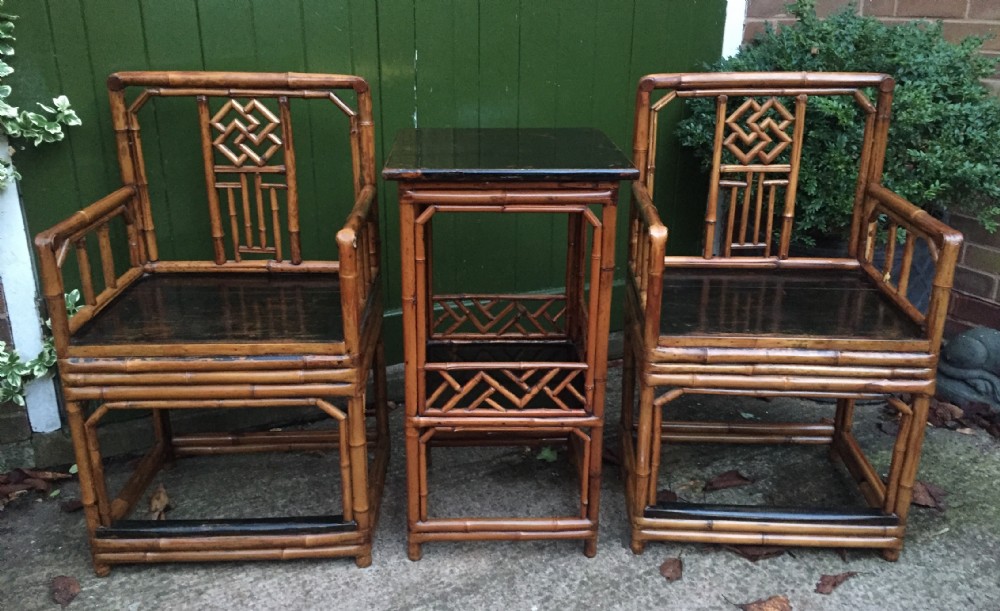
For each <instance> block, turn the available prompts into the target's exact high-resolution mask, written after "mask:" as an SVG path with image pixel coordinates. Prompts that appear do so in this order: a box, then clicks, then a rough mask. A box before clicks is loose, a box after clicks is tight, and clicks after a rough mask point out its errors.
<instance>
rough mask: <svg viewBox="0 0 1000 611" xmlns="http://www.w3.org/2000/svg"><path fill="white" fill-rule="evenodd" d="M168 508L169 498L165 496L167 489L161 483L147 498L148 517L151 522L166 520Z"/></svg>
mask: <svg viewBox="0 0 1000 611" xmlns="http://www.w3.org/2000/svg"><path fill="white" fill-rule="evenodd" d="M169 506H170V497H169V496H167V489H166V488H164V487H163V483H162V482H161V483H160V484H159V485H158V486H157V487H156V490H154V491H153V494H152V496H150V497H149V517H150V518H151V519H153V520H163V519H166V512H167V508H168V507H169Z"/></svg>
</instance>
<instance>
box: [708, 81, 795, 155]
mask: <svg viewBox="0 0 1000 611" xmlns="http://www.w3.org/2000/svg"><path fill="white" fill-rule="evenodd" d="M794 122H795V117H794V116H793V115H792V113H790V112H788V109H787V108H785V107H784V105H782V104H781V102H779V101H778V99H777V98H774V97H772V98H769V99H768V100H767V101H766V102H764V104H759V103H758V102H757V100H755V99H754V98H747V100H746V101H745V102H743V104H741V105H740V106H739V107H738V108H737V109H736V110H734V111H733V112H732V113H731V114H730V115H729V116H728V117H726V127H727V128H728V134H727V135H726V137H725V139H724V140H723V143H724V144H725V146H726V148H727V149H728V150H729V152H730V153H732V154H733V155H735V156H736V158H737V159H738V160H739V162H740V163H742V164H749V163H755V162H757V163H764V164H770V163H773V162H774V160H775V158H777V156H778V155H780V154H781V153H782V152H783V151H784V150H785V149H786V148H788V146H789V145H790V144H791V143H792V136H791V135H790V134H789V129H788V128H789V127H790V126H791V125H792V124H793V123H794Z"/></svg>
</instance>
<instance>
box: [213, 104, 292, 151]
mask: <svg viewBox="0 0 1000 611" xmlns="http://www.w3.org/2000/svg"><path fill="white" fill-rule="evenodd" d="M230 112H235V114H236V116H234V117H233V118H232V120H231V121H229V123H228V124H227V123H223V120H224V119H226V117H227V116H228V115H229V113H230ZM211 123H212V127H213V128H215V130H216V131H218V132H219V135H218V136H216V138H215V140H212V146H213V147H215V150H217V151H219V152H220V153H222V154H223V155H224V156H225V157H226V158H227V159H229V160H230V161H232V162H233V165H234V166H236V167H242V166H243V164H244V163H245V162H246V161H247V159H249V160H250V161H252V162H253V163H254V164H256V165H258V166H262V165H264V164H265V163H267V161H268V160H269V159H270V158H271V156H272V155H274V153H275V152H276V151H277V150H278V149H280V148H281V138H280V137H279V135H278V134H276V133H275V130H278V129H279V128H280V127H281V120H280V119H278V117H276V116H275V115H274V113H273V112H271V111H270V110H268V108H267V106H265V105H264V104H262V103H260V102H258V101H257V100H256V99H251V100H250V101H249V102H247V104H246V105H241V104H240V103H239V102H238V101H236V100H228V101H227V102H226V104H225V105H224V106H223V107H222V108H221V109H220V110H219V112H217V113H215V116H214V117H212V121H211ZM279 133H280V131H279Z"/></svg>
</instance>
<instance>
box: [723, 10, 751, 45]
mask: <svg viewBox="0 0 1000 611" xmlns="http://www.w3.org/2000/svg"><path fill="white" fill-rule="evenodd" d="M746 17H747V0H728V2H727V3H726V25H725V29H724V30H723V32H722V57H729V56H731V55H735V54H736V52H737V51H738V50H739V48H740V43H742V42H743V24H744V22H745V21H746Z"/></svg>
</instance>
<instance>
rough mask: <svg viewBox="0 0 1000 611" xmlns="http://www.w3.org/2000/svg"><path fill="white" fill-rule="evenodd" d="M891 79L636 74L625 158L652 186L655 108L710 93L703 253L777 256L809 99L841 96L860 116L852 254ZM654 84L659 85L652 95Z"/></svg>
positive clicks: (879, 159) (873, 176) (882, 139)
mask: <svg viewBox="0 0 1000 611" xmlns="http://www.w3.org/2000/svg"><path fill="white" fill-rule="evenodd" d="M893 85H894V83H893V80H892V78H891V77H889V76H887V75H885V74H868V73H804V72H798V73H793V72H761V73H754V72H738V73H704V74H654V75H650V76H647V77H644V78H643V79H642V80H641V81H640V83H639V92H638V96H637V98H636V114H635V132H634V134H635V141H634V155H635V157H634V161H635V165H636V167H638V168H639V172H640V181H641V182H642V184H643V185H645V187H646V189H647V190H648V191H649V193H650V195H652V193H653V185H654V178H655V173H656V172H655V170H656V141H657V136H658V134H657V123H658V117H659V114H660V112H661V111H662V110H663V109H664V108H666V107H667V106H668V105H669V104H670V103H671V102H674V101H675V100H679V99H690V98H703V99H704V98H707V99H709V100H712V101H714V105H715V109H714V110H715V113H714V114H715V121H714V137H713V138H714V141H713V146H712V162H711V170H710V172H711V174H710V176H711V177H710V183H709V193H708V202H707V205H706V208H705V225H704V233H703V238H704V242H703V256H704V257H705V258H714V257H733V256H742V257H747V256H749V257H761V258H764V259H785V258H787V257H788V254H789V245H790V243H791V238H792V228H793V222H794V218H795V203H796V195H797V190H798V189H797V187H798V180H799V167H800V164H801V158H802V143H803V138H804V137H805V134H806V119H807V106H808V103H809V101H810V99H812V98H816V97H821V96H822V97H829V96H847V97H849V98H851V99H853V101H854V102H855V103H856V104H857V106H858V107H859V108H860V110H861V111H862V113H863V116H864V135H863V142H862V143H861V145H860V150H861V158H860V160H859V166H858V181H857V187H856V190H855V193H854V218H853V222H852V226H851V241H850V244H851V254H854V253H855V252H856V248H857V243H858V239H859V237H860V231H861V223H862V221H861V217H862V216H863V211H862V209H861V207H862V206H863V204H864V201H865V199H866V197H865V189H866V188H867V185H868V184H869V183H877V182H878V181H879V180H880V178H881V173H882V165H883V163H884V157H885V143H886V139H887V134H888V125H889V107H890V105H891V101H892V91H893ZM871 89H874V90H875V92H876V94H877V97H876V101H875V103H872V102H871V101H870V100H869V97H868V93H866V90H871ZM658 90H665V93H663V95H661V96H659V97H656V93H657V92H658ZM654 97H656V99H654ZM831 145H833V143H831Z"/></svg>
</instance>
